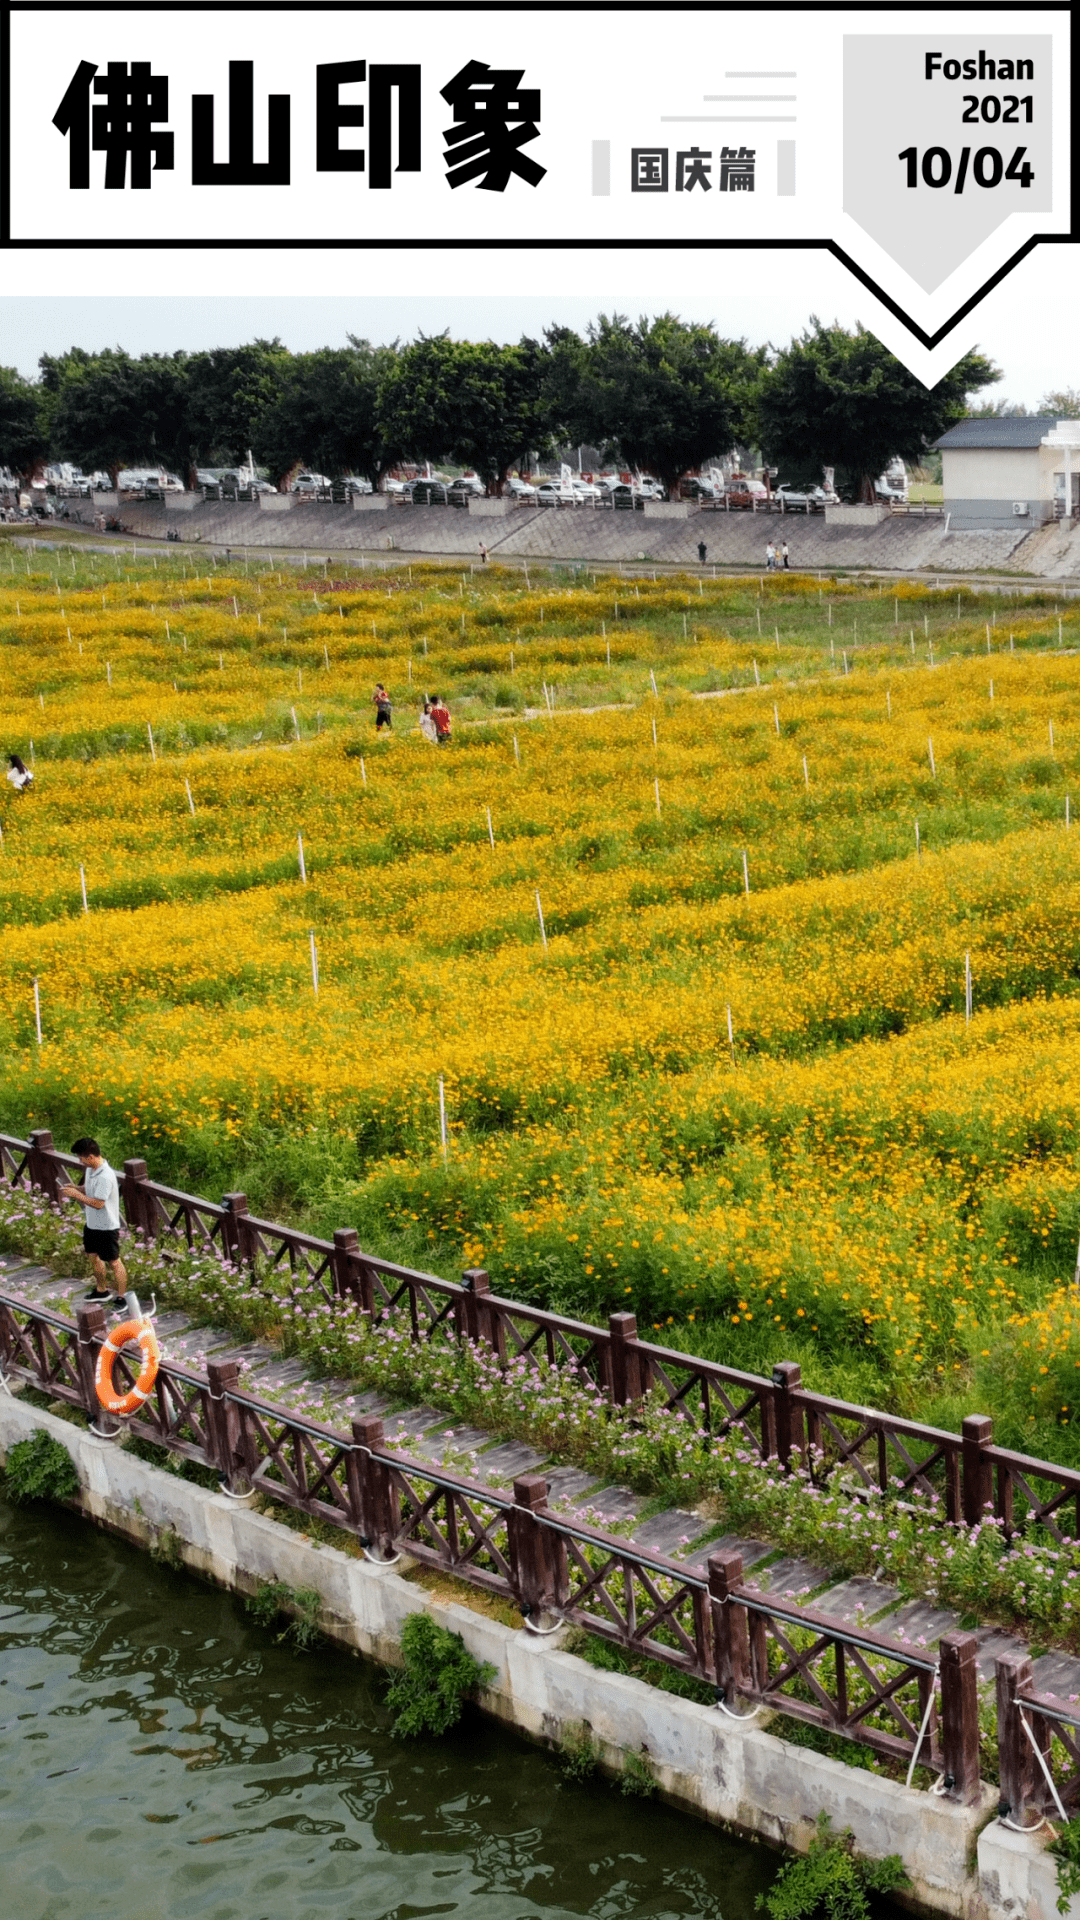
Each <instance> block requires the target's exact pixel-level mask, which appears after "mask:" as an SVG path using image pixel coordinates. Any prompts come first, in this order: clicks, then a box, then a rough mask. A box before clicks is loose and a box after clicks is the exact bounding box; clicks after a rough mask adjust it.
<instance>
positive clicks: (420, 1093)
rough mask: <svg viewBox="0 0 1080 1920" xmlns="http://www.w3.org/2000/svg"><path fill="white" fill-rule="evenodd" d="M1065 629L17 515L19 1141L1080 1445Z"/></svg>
mask: <svg viewBox="0 0 1080 1920" xmlns="http://www.w3.org/2000/svg"><path fill="white" fill-rule="evenodd" d="M196 566H198V567H200V568H201V569H203V570H202V571H200V572H198V573H196V571H195V568H196ZM206 568H209V572H207V571H206V570H205V569H206ZM616 607H617V610H616ZM1078 633H1080V618H1078V617H1077V615H1076V614H1075V613H1074V611H1073V608H1072V606H1071V604H1065V603H1062V604H1060V605H1059V604H1057V603H1056V602H1055V598H1054V594H1053V591H1052V590H1050V591H1048V592H1046V593H1044V594H1040V595H1035V596H1032V597H1026V598H1025V597H1009V596H1006V595H1004V594H995V593H988V594H985V595H983V596H979V595H976V594H973V593H971V592H961V594H960V596H959V601H958V597H957V593H956V590H955V589H944V590H942V591H940V592H939V591H935V590H933V589H932V588H930V587H929V586H923V585H922V584H920V583H904V584H902V585H900V586H898V587H896V588H892V587H889V588H885V589H883V590H880V591H879V589H878V587H877V585H876V584H870V585H864V586H859V585H857V584H853V583H850V582H848V583H844V582H837V581H833V580H818V579H813V578H804V577H796V576H792V577H790V578H787V577H780V578H778V579H775V580H771V579H770V580H766V581H764V582H762V583H760V584H759V582H758V581H757V579H756V578H755V579H752V580H750V581H742V582H736V581H732V580H725V579H717V580H713V579H712V578H711V577H704V576H703V577H702V578H701V579H698V578H697V577H693V578H689V577H686V578H684V577H681V576H680V577H676V578H661V579H660V580H658V581H656V582H654V581H653V580H652V579H651V577H649V573H648V570H642V577H639V578H638V579H637V580H629V579H621V578H615V577H613V576H605V575H603V574H600V575H596V576H594V575H592V574H591V573H586V572H584V571H582V572H579V573H578V574H577V575H576V576H574V577H571V576H570V575H567V576H566V577H559V576H556V575H552V574H545V575H544V576H542V577H541V578H537V577H535V576H533V577H532V578H530V580H529V582H528V584H527V585H526V583H525V581H524V580H523V579H522V577H521V576H520V575H516V574H513V575H512V574H509V573H506V572H500V571H496V570H494V569H492V570H490V571H489V573H488V574H487V575H486V576H485V577H484V578H483V579H481V578H480V577H478V576H477V575H475V574H472V573H466V574H464V575H462V574H461V573H460V571H454V570H452V569H449V568H446V567H442V566H434V565H431V566H419V565H417V564H415V563H414V565H413V566H412V568H411V570H410V569H409V568H408V567H407V566H400V565H396V566H395V568H394V570H387V571H384V572H381V573H379V574H375V573H373V572H372V571H371V570H370V569H364V568H358V567H356V566H355V565H354V566H352V567H350V568H348V569H345V568H344V566H343V565H342V566H341V570H340V571H339V572H337V573H336V574H335V573H334V572H333V571H332V569H326V568H324V567H323V566H322V565H321V563H320V564H319V566H318V567H315V566H311V567H309V568H308V569H307V570H304V569H303V568H300V569H299V570H297V568H296V567H295V565H292V566H290V567H283V568H281V569H280V570H277V569H271V568H270V567H269V566H268V564H267V562H266V560H265V557H264V558H263V559H262V560H260V561H259V562H258V563H256V562H255V560H254V559H252V560H250V561H249V562H248V563H247V566H246V570H245V565H244V563H243V562H241V563H240V564H239V565H238V564H237V562H236V560H235V558H234V560H233V562H232V564H231V570H229V571H228V572H227V571H226V569H225V567H224V566H223V565H222V564H221V563H220V562H215V561H213V560H212V559H211V558H209V557H207V556H204V555H202V554H198V555H196V556H194V557H193V558H192V559H189V560H186V561H185V560H183V559H181V558H178V557H176V556H174V555H171V554H170V555H168V556H167V557H166V556H165V555H158V556H157V564H156V568H155V567H154V566H153V565H152V564H151V561H150V559H149V558H147V557H145V556H142V555H140V556H139V558H138V560H137V561H132V560H131V558H130V549H127V550H126V554H121V553H120V552H115V553H113V554H96V555H91V554H88V553H86V552H81V553H80V552H77V551H74V550H70V551H69V550H68V549H57V550H54V551H52V552H50V553H38V554H36V555H34V556H32V557H31V556H28V555H26V554H25V553H24V552H23V550H22V549H19V548H15V547H14V546H12V545H10V544H9V545H7V546H3V547H0V648H2V659H3V672H4V694H5V709H4V710H5V718H6V725H7V742H6V744H7V746H8V750H12V751H18V752H21V753H22V754H23V756H24V758H26V759H27V760H28V761H29V759H30V757H31V748H30V742H31V741H32V742H33V760H34V770H35V783H34V788H33V790H32V792H30V793H28V794H26V795H23V796H17V795H15V794H14V793H11V792H10V791H9V790H8V789H7V788H6V787H5V798H4V800H3V803H2V805H0V823H2V827H3V853H2V855H0V902H2V910H3V916H4V926H5V939H4V946H3V953H2V956H0V1023H2V1032H3V1039H4V1043H5V1044H4V1049H3V1067H2V1070H0V1098H2V1107H0V1116H2V1120H3V1124H4V1125H5V1126H6V1127H7V1128H8V1130H11V1131H19V1132H22V1131H24V1130H25V1129H26V1128H27V1127H29V1126H32V1125H51V1126H52V1127H53V1129H54V1131H55V1132H56V1134H57V1136H58V1137H59V1138H60V1139H61V1140H62V1141H63V1142H64V1143H65V1144H66V1142H67V1139H68V1138H69V1137H70V1136H71V1135H72V1134H73V1133H74V1132H77V1131H84V1130H86V1129H87V1128H89V1129H91V1130H96V1131H98V1132H100V1133H101V1135H102V1136H103V1138H104V1139H105V1141H106V1144H107V1148H108V1150H109V1152H110V1155H111V1157H112V1158H113V1159H114V1160H120V1159H122V1158H123V1156H124V1155H125V1154H128V1153H131V1152H140V1153H143V1154H144V1155H145V1156H146V1158H147V1159H148V1161H149V1163H150V1165H151V1168H152V1169H153V1170H154V1171H156V1172H160V1173H161V1175H162V1176H164V1177H168V1178H171V1179H173V1180H174V1181H176V1182H178V1183H185V1184H191V1185H192V1186H193V1187H196V1188H198V1189H201V1190H206V1191H219V1190H221V1189H222V1188H223V1187H225V1186H229V1187H232V1186H244V1187H246V1188H247V1189H248V1191H249V1193H250V1194H251V1197H252V1200H253V1202H254V1203H256V1204H258V1206H259V1207H260V1208H261V1209H262V1210H264V1211H283V1210H287V1211H288V1212H289V1214H290V1215H291V1216H292V1217H302V1218H304V1219H306V1220H308V1221H310V1222H311V1223H312V1224H313V1225H316V1226H318V1227H319V1228H320V1229H321V1230H325V1229H327V1228H329V1227H332V1226H334V1225H344V1224H347V1223H350V1222H351V1223H354V1224H357V1225H359V1226H360V1228H361V1232H362V1234H363V1236H364V1237H365V1239H367V1240H368V1241H369V1243H371V1244H372V1245H375V1246H378V1247H379V1248H380V1249H382V1250H385V1251H390V1252H393V1253H394V1254H395V1255H396V1256H397V1257H401V1258H406V1259H410V1260H413V1261H418V1262H420V1263H426V1264H434V1265H437V1266H439V1267H441V1268H442V1270H444V1271H447V1272H453V1271H455V1270H456V1269H457V1268H458V1267H460V1266H461V1265H462V1264H476V1263H482V1264H485V1265H487V1266H488V1267H489V1268H490V1269H491V1271H492V1274H493V1278H494V1281H495V1284H497V1285H498V1286H499V1287H501V1288H509V1287H511V1286H513V1287H515V1288H517V1289H519V1290H520V1291H521V1292H522V1293H528V1294H529V1295H530V1296H531V1297H536V1298H542V1299H545V1300H548V1301H554V1302H556V1303H558V1304H560V1305H562V1306H564V1307H566V1308H569V1309H572V1310H575V1311H580V1312H582V1313H585V1314H586V1315H588V1316H590V1317H596V1316H597V1315H601V1314H603V1313H606V1312H607V1311H609V1310H611V1309H612V1308H614V1307H616V1306H631V1307H633V1308H634V1309H635V1310H636V1311H637V1312H638V1314H639V1317H640V1319H641V1320H642V1322H643V1323H644V1324H646V1325H647V1326H649V1327H659V1328H661V1329H663V1334H664V1337H665V1338H666V1339H668V1340H671V1341H673V1342H675V1343H676V1344H682V1345H686V1344H692V1345H694V1346H696V1347H699V1348H702V1349H704V1350H706V1351H709V1352H712V1353H715V1354H717V1355H720V1356H722V1357H725V1358H727V1359H729V1360H730V1361H732V1362H733V1363H734V1364H736V1365H750V1366H755V1367H759V1366H764V1365H766V1364H769V1363H771V1362H772V1361H774V1360H776V1359H780V1358H785V1357H794V1358H800V1359H802V1361H803V1365H804V1371H805V1372H806V1373H807V1375H808V1376H809V1377H810V1378H811V1379H812V1380H813V1381H814V1382H815V1384H820V1385H822V1386H828V1387H831V1388H832V1389H833V1390H836V1391H839V1392H843V1393H845V1394H846V1395H848V1396H849V1397H855V1398H858V1399H863V1400H874V1399H878V1400H886V1399H887V1400H888V1401H889V1403H890V1404H893V1405H898V1406H902V1407H904V1408H905V1409H907V1410H909V1411H919V1412H921V1413H923V1414H927V1413H930V1414H932V1415H933V1416H934V1417H935V1418H940V1419H952V1418H955V1417H956V1416H957V1414H958V1413H959V1412H960V1411H961V1410H963V1409H966V1408H969V1407H974V1406H976V1405H982V1404H983V1403H986V1402H989V1401H990V1400H991V1399H992V1402H993V1408H994V1411H995V1414H996V1416H997V1419H998V1432H999V1435H1001V1436H1003V1437H1004V1436H1005V1435H1011V1437H1012V1438H1013V1440H1014V1441H1017V1442H1019V1443H1022V1444H1024V1445H1026V1446H1029V1447H1033V1446H1035V1445H1037V1446H1039V1447H1041V1448H1043V1449H1050V1450H1052V1451H1054V1452H1056V1453H1057V1454H1059V1455H1061V1456H1063V1457H1069V1458H1071V1457H1073V1446H1074V1443H1073V1438H1072V1423H1073V1413H1074V1406H1075V1403H1076V1399H1077V1393H1078V1391H1080V1389H1078V1388H1077V1384H1076V1381H1077V1375H1078V1373H1080V1309H1078V1307H1077V1305H1076V1302H1075V1299H1074V1293H1073V1290H1072V1286H1071V1280H1072V1270H1073V1264H1074V1258H1075V1249H1076V1239H1077V1232H1078V1230H1080V1169H1078V1162H1077V1131H1078V1115H1080V996H1078V995H1077V991H1076V986H1077V979H1078V977H1080V934H1078V931H1077V929H1078V927H1080V823H1075V822H1074V817H1073V816H1074V801H1076V802H1080V656H1077V655H1076V654H1074V653H1073V651H1072V650H1071V649H1072V648H1073V646H1074V645H1075V643H1076V639H1077V635H1078ZM931 662H932V663H933V664H931ZM377 679H381V680H384V681H385V682H386V684H387V685H388V687H389V688H390V692H391V695H392V698H393V700H394V705H395V724H394V732H393V735H392V737H390V738H387V737H385V736H384V737H381V738H379V739H376V737H375V734H374V710H373V707H372V705H371V694H372V688H373V686H374V683H375V681H376V680H377ZM654 684H655V691H654ZM422 687H424V688H426V689H428V690H433V689H436V688H437V689H438V690H440V691H442V692H444V693H446V695H447V696H448V698H449V701H450V705H451V707H452V710H453V712H454V717H455V737H454V740H453V744H452V745H451V746H450V747H449V748H447V749H438V748H434V747H431V746H429V745H428V744H427V743H426V741H425V740H424V739H423V737H422V736H421V734H420V732H419V730H418V729H417V726H416V717H417V711H418V704H419V697H420V691H421V688H422ZM489 821H490V825H489ZM1067 822H1068V823H1067ZM298 835H301V836H302V840H303V856H304V862H305V868H306V878H302V877H301V873H300V864H299V848H298ZM492 842H493V844H492ZM744 857H745V865H744ZM80 868H81V869H82V874H81V875H80ZM83 879H84V880H85V886H86V899H87V907H88V911H86V912H84V911H83V900H82V881H83ZM538 898H539V908H538ZM541 912H542V915H543V932H542V931H541V921H540V913H541ZM312 936H314V941H315V948H316V953H317V962H318V972H319V984H318V992H317V994H316V992H315V990H314V982H313V977H312V962H311V941H312ZM965 961H967V962H968V963H969V964H970V969H971V976H972V983H973V1018H972V1020H971V1022H970V1024H968V1022H967V1020H966V1018H965V994H964V983H965ZM35 980H36V981H37V982H38V990H39V996H40V1007H41V1020H42V1042H41V1045H40V1046H39V1045H38V1042H37V1037H36V1030H35V1019H34V1000H33V983H34V982H35ZM729 1010H730V1020H731V1042H730V1043H729V1027H728V1019H729ZM440 1077H441V1078H442V1079H443V1082H444V1087H445V1093H446V1100H447V1110H448V1115H449V1119H450V1142H449V1151H448V1154H447V1158H446V1163H445V1164H444V1161H443V1156H442V1153H441V1150H440V1144H439V1134H438V1082H439V1079H440Z"/></svg>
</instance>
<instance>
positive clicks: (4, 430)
mask: <svg viewBox="0 0 1080 1920" xmlns="http://www.w3.org/2000/svg"><path fill="white" fill-rule="evenodd" d="M47 445H48V428H47V426H46V422H45V416H44V410H43V408H42V396H41V390H40V388H38V387H36V386H35V385H34V384H33V382H32V381H31V380H24V378H23V376H22V374H21V373H19V372H18V371H17V370H16V368H14V367H0V467H9V468H10V469H11V472H12V473H14V474H18V475H19V476H20V477H21V476H28V475H30V474H32V473H33V472H34V469H35V468H36V467H37V466H38V465H39V464H40V462H41V460H42V459H43V457H44V454H45V450H46V447H47Z"/></svg>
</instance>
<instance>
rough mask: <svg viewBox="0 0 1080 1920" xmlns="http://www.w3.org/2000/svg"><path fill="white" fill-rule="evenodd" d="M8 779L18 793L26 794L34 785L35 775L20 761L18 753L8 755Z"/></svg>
mask: <svg viewBox="0 0 1080 1920" xmlns="http://www.w3.org/2000/svg"><path fill="white" fill-rule="evenodd" d="M7 777H8V779H9V780H10V781H11V784H12V786H13V787H14V789H15V791H16V793H25V792H26V789H27V787H32V786H33V784H34V776H33V774H32V773H31V771H30V769H29V767H28V766H26V765H25V763H24V762H23V761H22V760H20V758H19V756H18V754H17V753H9V754H8V770H7Z"/></svg>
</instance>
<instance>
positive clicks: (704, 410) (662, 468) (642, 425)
mask: <svg viewBox="0 0 1080 1920" xmlns="http://www.w3.org/2000/svg"><path fill="white" fill-rule="evenodd" d="M547 338H548V345H549V351H550V354H551V368H550V376H549V395H550V397H551V401H552V404H553V407H554V409H555V411H556V413H557V414H559V415H561V417H562V421H563V424H564V427H565V429H566V431H567V432H568V436H569V438H570V440H572V441H574V440H577V441H586V440H587V441H588V442H589V443H590V445H593V446H599V447H610V448H611V449H612V450H613V451H616V450H617V451H618V453H619V454H620V455H621V456H622V459H623V460H624V461H625V462H626V464H627V466H629V467H633V468H636V469H637V470H638V471H639V472H648V473H651V474H653V475H654V476H655V477H656V479H658V480H662V481H663V482H664V484H665V485H666V486H667V487H668V488H671V487H674V486H675V485H676V483H677V482H678V480H679V479H680V477H681V476H682V474H684V473H686V472H688V471H689V470H691V469H692V468H695V467H698V466H700V464H701V462H702V461H703V460H707V459H708V458H709V456H710V455H722V454H724V453H726V452H727V451H728V450H729V448H731V447H732V446H733V445H734V443H735V442H736V441H737V440H740V439H742V438H744V437H745V431H746V426H747V421H748V418H749V415H750V411H751V408H752V404H753V397H754V393H755V390H756V387H757V383H758V381H759V379H760V377H761V374H762V371H763V368H764V364H765V353H764V349H761V350H759V351H753V350H751V349H750V348H748V347H747V345H746V342H745V341H744V340H724V339H721V337H720V336H719V334H717V333H716V332H715V331H714V329H713V328H712V327H711V326H702V325H692V324H689V323H687V322H686V321H683V320H680V319H678V317H677V316H676V315H675V314H673V313H664V314H661V315H660V316H659V317H658V318H657V319H655V320H645V319H641V320H639V321H638V322H637V324H636V325H631V323H630V321H629V320H627V319H626V318H625V317H624V316H623V315H621V314H617V313H616V314H612V315H611V316H610V317H609V316H608V315H607V314H601V315H600V318H599V319H598V320H597V321H595V322H594V323H593V324H592V325H591V326H590V327H589V329H588V335H587V338H586V339H585V340H581V339H580V338H579V337H578V336H577V335H576V334H573V333H572V332H571V331H570V330H569V329H567V328H563V329H559V330H553V331H552V332H551V333H549V335H548V336H547Z"/></svg>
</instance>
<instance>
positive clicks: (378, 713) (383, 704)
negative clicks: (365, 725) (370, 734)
mask: <svg viewBox="0 0 1080 1920" xmlns="http://www.w3.org/2000/svg"><path fill="white" fill-rule="evenodd" d="M371 703H372V706H373V707H374V708H375V731H376V733H378V732H379V730H380V728H382V727H389V729H390V731H391V733H392V732H393V730H394V721H393V714H392V711H391V705H390V695H389V694H388V693H387V691H386V688H385V687H384V686H383V683H382V681H381V680H380V681H379V684H378V686H377V687H376V688H375V691H374V693H373V694H372V696H371Z"/></svg>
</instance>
